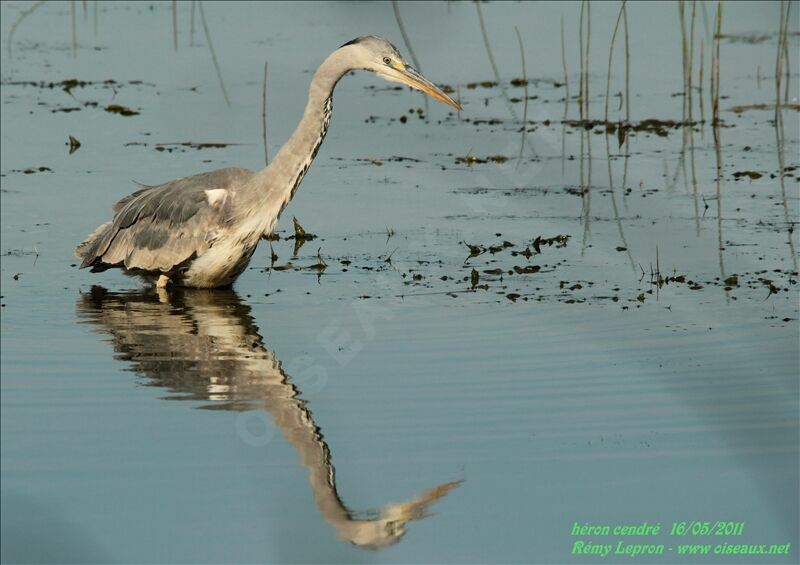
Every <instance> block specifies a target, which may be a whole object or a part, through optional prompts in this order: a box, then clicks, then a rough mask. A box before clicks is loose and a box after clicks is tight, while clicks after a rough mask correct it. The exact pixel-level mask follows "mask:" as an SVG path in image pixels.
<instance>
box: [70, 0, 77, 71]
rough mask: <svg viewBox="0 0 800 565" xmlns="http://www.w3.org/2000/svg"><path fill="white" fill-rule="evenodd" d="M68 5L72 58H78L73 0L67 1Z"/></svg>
mask: <svg viewBox="0 0 800 565" xmlns="http://www.w3.org/2000/svg"><path fill="white" fill-rule="evenodd" d="M69 6H70V10H69V11H70V16H71V19H72V58H73V59H77V58H78V29H77V26H76V23H75V0H71V2H70V3H69Z"/></svg>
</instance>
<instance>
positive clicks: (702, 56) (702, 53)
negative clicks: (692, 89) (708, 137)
mask: <svg viewBox="0 0 800 565" xmlns="http://www.w3.org/2000/svg"><path fill="white" fill-rule="evenodd" d="M704 61H705V43H704V40H703V39H700V74H699V76H698V77H697V91H698V95H697V99H698V101H699V102H700V121H701V122H705V121H706V112H705V108H704V105H703V62H704Z"/></svg>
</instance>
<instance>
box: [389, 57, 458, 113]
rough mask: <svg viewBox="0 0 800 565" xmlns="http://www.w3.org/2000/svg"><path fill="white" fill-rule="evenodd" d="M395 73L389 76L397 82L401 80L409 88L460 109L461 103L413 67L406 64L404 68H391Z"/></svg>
mask: <svg viewBox="0 0 800 565" xmlns="http://www.w3.org/2000/svg"><path fill="white" fill-rule="evenodd" d="M392 71H394V72H395V73H397V74H394V73H392V74H393V75H394V76H392V77H391V78H393V79H395V80H397V81H398V82H402V83H403V84H407V85H408V86H410V87H411V88H416V89H417V90H420V91H422V92H424V93H425V94H427V95H428V96H431V97H432V98H435V99H436V100H438V101H439V102H444V103H445V104H447V105H448V106H452V107H453V108H455V109H456V110H461V104H459V103H458V102H456V101H455V100H453V99H452V98H450V97H449V96H448V95H447V94H445V93H444V92H442V89H441V88H439V87H438V86H436V85H435V84H433V83H432V82H431V81H429V80H428V79H426V78H425V77H424V76H422V75H421V74H419V73H418V72H417V70H416V69H415V68H414V67H409V66H406V67H405V68H404V69H402V70H401V69H392Z"/></svg>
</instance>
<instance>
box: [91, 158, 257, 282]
mask: <svg viewBox="0 0 800 565" xmlns="http://www.w3.org/2000/svg"><path fill="white" fill-rule="evenodd" d="M253 174H254V173H253V172H252V171H249V170H247V169H238V168H229V169H219V170H216V171H211V172H208V173H202V174H199V175H194V176H191V177H184V178H180V179H177V180H174V181H170V182H167V183H164V184H161V185H156V186H145V187H144V188H142V189H140V190H137V191H136V192H134V193H133V194H131V195H129V196H126V197H125V198H123V199H122V200H120V201H119V202H117V203H116V204H115V205H114V207H113V209H114V211H115V212H116V215H115V216H114V219H113V220H112V221H111V222H108V223H106V224H104V225H102V226H100V227H99V228H98V229H97V230H95V232H93V233H92V234H91V235H90V236H89V238H88V239H87V240H86V241H85V242H84V243H82V244H81V245H79V246H78V248H77V249H76V253H77V254H78V256H79V257H82V258H83V262H82V263H81V268H83V267H89V266H91V267H93V268H94V269H96V270H102V269H105V268H108V267H116V266H124V267H125V268H127V269H141V270H144V271H160V272H170V271H174V270H180V269H181V267H182V266H184V265H186V264H187V263H188V262H189V261H190V260H191V259H193V258H194V257H196V256H198V255H202V254H203V252H205V251H206V250H207V249H208V248H209V247H210V246H211V245H212V243H213V241H214V238H215V237H217V235H218V234H219V232H220V230H221V229H223V228H224V225H225V222H226V219H227V214H228V211H229V208H230V204H229V202H228V199H227V198H226V196H227V195H228V194H229V191H230V190H232V189H235V188H236V187H238V186H240V185H241V183H243V182H245V181H246V180H248V179H249V178H251V177H252V175H253ZM218 191H219V192H218ZM209 192H211V194H209ZM212 195H213V197H212Z"/></svg>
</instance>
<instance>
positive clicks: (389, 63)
mask: <svg viewBox="0 0 800 565" xmlns="http://www.w3.org/2000/svg"><path fill="white" fill-rule="evenodd" d="M383 62H384V63H385V64H387V65H391V64H392V60H391V59H390V58H389V57H384V58H383Z"/></svg>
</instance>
